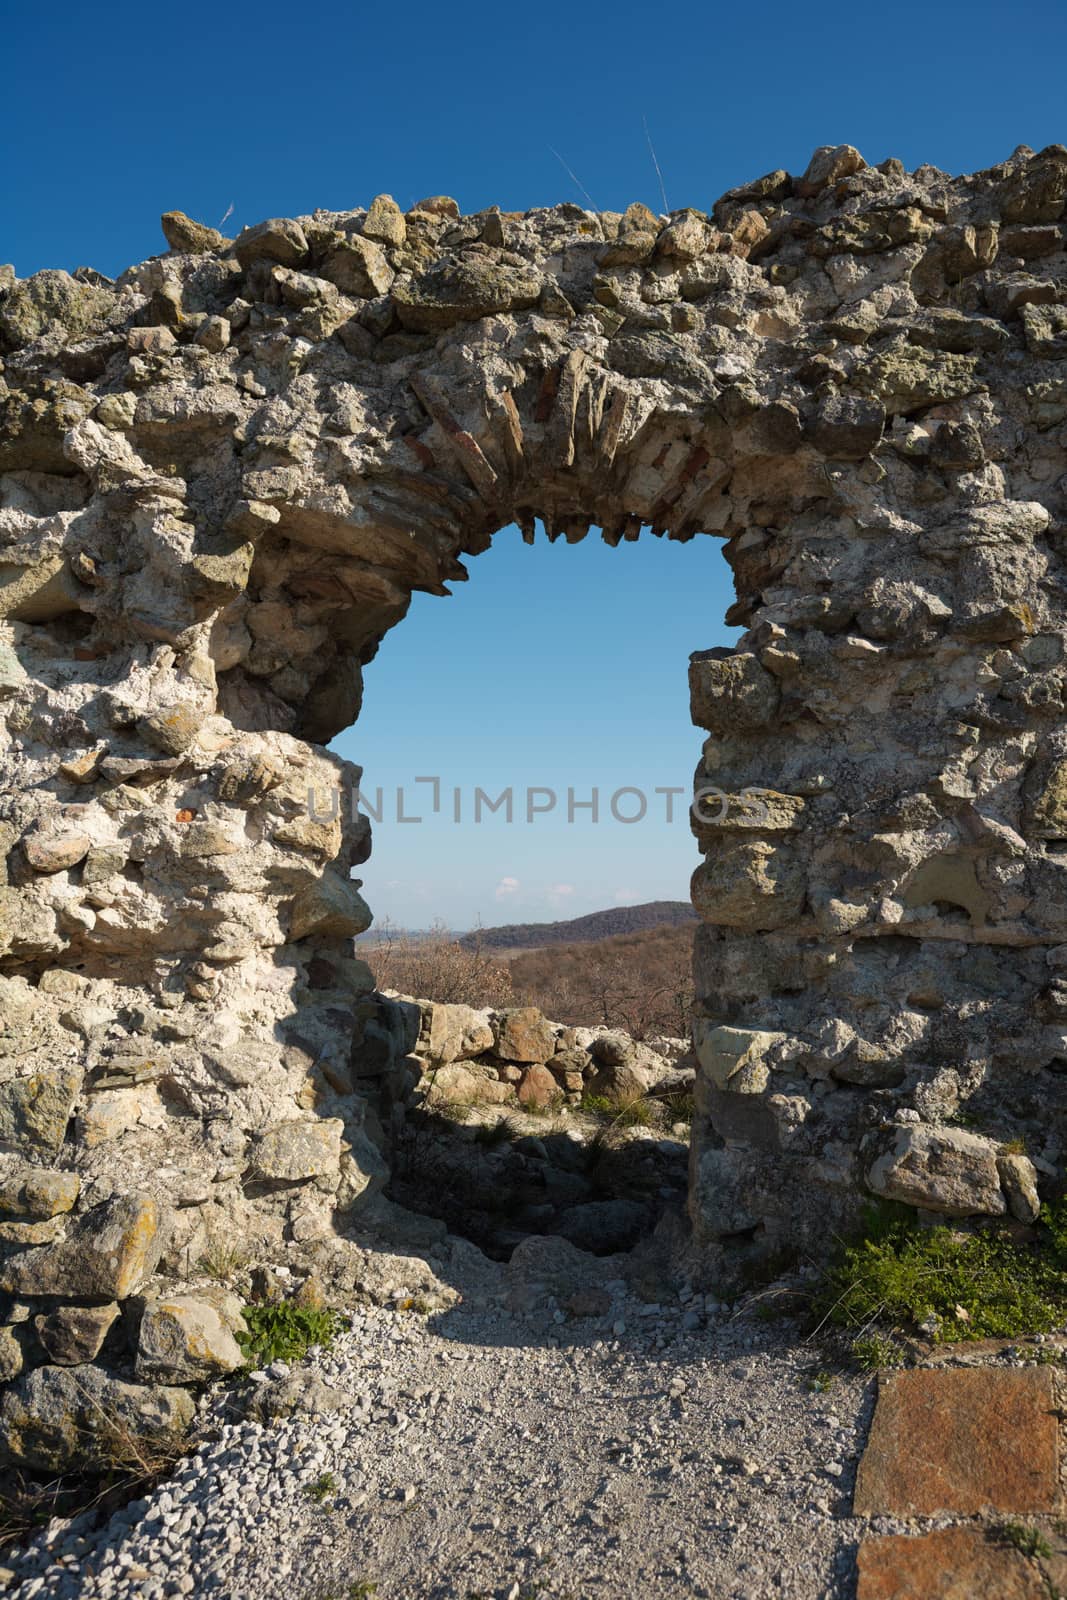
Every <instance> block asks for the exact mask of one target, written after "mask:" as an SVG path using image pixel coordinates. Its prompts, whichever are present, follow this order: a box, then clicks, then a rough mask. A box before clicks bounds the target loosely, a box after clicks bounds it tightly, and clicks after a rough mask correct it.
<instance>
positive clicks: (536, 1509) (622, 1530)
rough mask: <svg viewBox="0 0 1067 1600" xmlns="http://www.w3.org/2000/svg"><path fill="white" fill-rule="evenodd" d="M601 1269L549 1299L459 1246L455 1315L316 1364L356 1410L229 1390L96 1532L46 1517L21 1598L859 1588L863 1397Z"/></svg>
mask: <svg viewBox="0 0 1067 1600" xmlns="http://www.w3.org/2000/svg"><path fill="white" fill-rule="evenodd" d="M523 1254H524V1253H523V1252H521V1251H520V1252H519V1253H518V1255H519V1256H520V1257H521V1256H523ZM475 1257H477V1263H476V1270H473V1266H474V1258H475ZM391 1259H392V1260H393V1261H396V1260H398V1259H399V1258H395V1257H394V1258H391ZM612 1259H613V1261H614V1263H615V1265H614V1266H613V1265H612V1263H611V1262H608V1263H605V1262H603V1261H601V1260H597V1259H595V1258H591V1257H585V1258H580V1257H577V1255H576V1254H575V1255H574V1256H573V1262H572V1265H575V1264H576V1265H577V1267H578V1268H579V1269H580V1270H582V1271H583V1272H584V1275H585V1277H586V1282H585V1283H584V1284H580V1285H578V1286H577V1287H578V1290H579V1294H580V1296H581V1297H584V1300H585V1302H586V1303H585V1304H583V1299H582V1298H579V1299H578V1300H577V1301H574V1300H573V1292H574V1288H575V1286H574V1285H573V1284H572V1285H571V1286H570V1292H569V1294H568V1293H565V1292H563V1290H562V1289H561V1287H560V1284H559V1281H558V1278H557V1279H556V1281H555V1289H556V1292H555V1293H553V1292H552V1286H551V1285H550V1284H549V1283H548V1282H547V1280H546V1274H545V1272H544V1270H543V1268H544V1263H543V1262H541V1263H538V1261H537V1256H536V1251H535V1252H533V1254H532V1255H531V1256H530V1257H529V1258H528V1259H526V1260H525V1261H524V1262H522V1261H519V1262H516V1263H513V1264H512V1265H511V1266H496V1265H495V1264H493V1263H487V1262H486V1261H485V1258H484V1257H481V1256H477V1252H474V1251H472V1250H471V1247H469V1246H463V1247H457V1250H456V1260H455V1261H454V1262H453V1263H452V1265H453V1266H454V1267H455V1268H456V1270H454V1271H452V1272H451V1273H450V1281H451V1282H452V1284H453V1285H456V1286H457V1287H460V1289H461V1292H462V1293H463V1299H462V1300H461V1302H460V1303H459V1304H458V1305H457V1306H455V1307H454V1308H452V1309H449V1310H447V1311H444V1312H441V1313H438V1314H434V1315H432V1316H430V1317H429V1318H425V1317H423V1316H421V1315H418V1314H415V1313H412V1312H411V1311H406V1312H405V1311H400V1310H393V1309H389V1308H388V1307H387V1306H377V1305H372V1306H363V1307H361V1308H360V1309H358V1310H356V1311H354V1312H353V1313H352V1316H351V1326H350V1331H348V1332H346V1333H345V1334H344V1335H343V1336H341V1337H340V1338H339V1339H337V1340H336V1341H335V1343H334V1345H333V1347H332V1348H331V1349H330V1350H329V1351H323V1352H318V1353H315V1354H313V1355H312V1356H311V1357H310V1358H309V1360H308V1361H307V1362H306V1363H304V1364H302V1370H304V1371H311V1372H317V1373H318V1374H319V1375H320V1376H321V1378H322V1379H323V1380H324V1381H325V1383H326V1384H328V1385H330V1386H331V1387H332V1388H333V1389H335V1390H341V1391H344V1394H345V1397H346V1408H345V1409H343V1410H337V1411H333V1412H330V1413H329V1414H324V1415H318V1416H308V1415H302V1416H300V1417H299V1418H294V1419H290V1420H287V1421H283V1422H278V1423H272V1424H269V1425H268V1426H265V1427H262V1426H260V1425H258V1424H255V1423H252V1422H248V1421H239V1422H236V1423H227V1422H224V1421H222V1420H221V1419H222V1418H223V1417H224V1416H225V1415H226V1413H227V1409H228V1411H229V1414H230V1415H233V1396H232V1395H230V1396H216V1397H215V1398H214V1399H213V1400H212V1401H211V1402H210V1405H209V1408H208V1413H207V1424H208V1427H209V1429H210V1430H211V1431H213V1432H214V1433H215V1435H216V1436H215V1437H214V1438H212V1439H208V1440H205V1443H204V1444H203V1445H202V1447H201V1448H200V1449H199V1450H198V1452H197V1453H196V1454H195V1455H194V1456H192V1457H190V1458H189V1459H188V1460H186V1461H185V1462H184V1463H183V1464H182V1465H181V1467H180V1469H179V1470H178V1472H177V1473H176V1475H175V1476H174V1477H173V1478H172V1479H170V1480H169V1481H168V1482H167V1483H166V1484H164V1485H161V1486H160V1487H159V1488H158V1489H157V1490H155V1491H154V1492H153V1493H152V1495H151V1496H150V1497H149V1498H147V1499H144V1500H139V1501H137V1502H135V1503H134V1504H132V1505H130V1506H129V1507H127V1508H126V1509H125V1510H124V1511H123V1512H122V1513H120V1514H119V1515H117V1516H115V1517H113V1518H112V1519H111V1521H110V1522H109V1523H108V1524H107V1525H106V1526H105V1527H103V1528H93V1527H91V1526H90V1524H89V1522H88V1519H84V1518H83V1519H80V1521H76V1522H73V1523H61V1522H58V1521H57V1522H55V1523H53V1524H52V1525H51V1526H50V1528H49V1529H48V1530H47V1531H46V1533H45V1535H44V1536H43V1537H42V1538H41V1539H39V1540H38V1542H37V1543H36V1545H35V1546H34V1547H33V1548H32V1549H30V1550H29V1551H26V1552H24V1553H23V1554H22V1556H20V1558H19V1559H18V1561H17V1562H15V1563H13V1566H14V1568H15V1570H14V1571H13V1572H12V1574H11V1580H10V1581H11V1587H10V1589H9V1591H8V1592H9V1593H12V1594H14V1595H15V1596H17V1597H18V1600H31V1597H32V1596H35V1595H41V1596H46V1595H47V1596H57V1597H58V1596H71V1597H73V1596H79V1597H86V1600H91V1597H93V1600H95V1597H105V1596H106V1597H112V1596H114V1597H119V1596H122V1597H127V1596H129V1597H134V1596H136V1597H144V1600H161V1597H163V1596H169V1595H183V1594H190V1595H201V1594H203V1595H226V1596H228V1597H232V1600H246V1597H247V1600H328V1597H334V1596H336V1597H338V1600H341V1597H349V1596H360V1595H369V1594H374V1595H376V1596H377V1600H446V1597H448V1600H451V1597H456V1600H473V1597H481V1596H485V1597H489V1596H493V1597H501V1600H504V1597H507V1600H530V1597H533V1596H535V1595H537V1596H556V1597H559V1600H564V1597H569V1600H631V1597H634V1596H654V1597H656V1600H674V1597H681V1596H708V1597H712V1596H714V1597H715V1600H760V1597H763V1596H771V1597H778V1596H783V1597H785V1596H787V1597H791V1600H823V1597H826V1600H829V1597H835V1600H836V1597H845V1596H847V1595H849V1594H850V1593H851V1592H852V1589H853V1586H854V1562H855V1546H856V1540H857V1536H858V1532H859V1529H858V1525H857V1524H855V1523H854V1522H853V1521H852V1520H851V1519H850V1518H849V1515H848V1511H849V1506H850V1495H851V1487H852V1482H853V1475H854V1471H855V1466H856V1462H857V1459H858V1455H859V1453H860V1449H861V1447H862V1441H863V1436H864V1432H865V1425H866V1421H867V1417H868V1412H869V1406H870V1400H871V1389H872V1385H871V1384H870V1383H869V1382H868V1381H864V1380H860V1379H853V1378H840V1377H839V1378H836V1379H834V1380H833V1382H832V1383H831V1384H830V1386H829V1387H828V1388H827V1389H825V1390H824V1389H822V1388H821V1387H820V1386H818V1385H816V1386H815V1387H813V1384H812V1373H813V1371H814V1370H815V1369H817V1367H818V1366H819V1354H820V1353H819V1351H818V1350H817V1349H813V1347H812V1346H810V1345H806V1344H804V1343H802V1342H801V1341H800V1340H799V1338H798V1337H797V1336H796V1335H795V1332H792V1331H791V1329H790V1325H789V1324H784V1325H783V1324H781V1323H778V1324H768V1323H763V1322H760V1321H757V1320H754V1319H751V1318H749V1317H744V1316H742V1317H738V1316H734V1315H730V1314H728V1313H726V1312H725V1311H724V1310H722V1309H721V1308H718V1307H717V1306H716V1305H715V1303H714V1302H710V1304H709V1302H706V1301H705V1300H703V1299H702V1298H701V1297H699V1296H691V1295H690V1294H689V1292H688V1291H687V1289H686V1288H685V1287H683V1288H682V1291H681V1295H680V1296H679V1295H678V1294H674V1295H672V1297H671V1299H670V1300H667V1299H666V1298H664V1299H663V1300H662V1301H660V1302H659V1303H656V1302H652V1303H648V1302H647V1301H646V1300H643V1299H642V1298H641V1297H640V1296H639V1295H637V1294H635V1293H634V1292H633V1289H632V1288H631V1287H628V1285H627V1283H626V1281H625V1280H624V1279H623V1278H622V1277H615V1278H612V1277H611V1276H610V1274H611V1272H612V1271H618V1263H619V1262H620V1261H625V1259H626V1258H612ZM420 1265H421V1263H420ZM464 1270H466V1281H465V1282H463V1281H462V1280H463V1278H464ZM548 1277H551V1274H549V1275H548ZM395 1292H399V1291H395ZM590 1296H591V1297H592V1298H591V1299H590ZM609 1297H610V1303H609ZM568 1299H570V1301H571V1305H572V1308H574V1307H577V1309H579V1310H588V1309H589V1308H590V1307H592V1308H593V1309H595V1310H596V1311H597V1313H598V1314H597V1315H595V1316H589V1315H585V1316H576V1315H573V1314H572V1313H569V1312H568V1311H567V1310H565V1309H564V1306H565V1305H566V1304H567V1303H568ZM783 1330H784V1331H783ZM284 1370H285V1369H284V1368H283V1367H281V1366H279V1367H278V1369H277V1371H276V1372H274V1373H273V1375H274V1376H275V1377H277V1376H279V1375H284ZM261 1381H262V1380H261ZM335 1398H337V1397H335ZM361 1585H362V1586H363V1587H361ZM371 1585H377V1587H376V1588H371V1587H369V1586H371Z"/></svg>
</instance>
